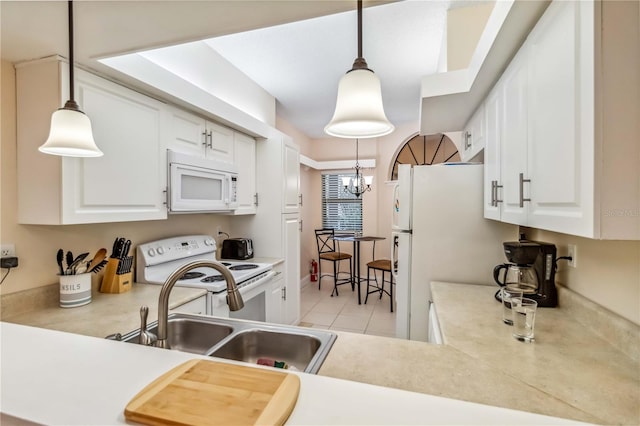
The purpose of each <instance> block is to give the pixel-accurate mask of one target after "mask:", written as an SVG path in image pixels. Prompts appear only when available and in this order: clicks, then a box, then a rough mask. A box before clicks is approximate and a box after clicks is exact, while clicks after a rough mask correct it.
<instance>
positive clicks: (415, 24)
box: [0, 0, 474, 137]
mask: <svg viewBox="0 0 640 426" xmlns="http://www.w3.org/2000/svg"><path fill="white" fill-rule="evenodd" d="M381 3H382V4H381ZM384 3H387V4H384ZM469 3H474V1H473V0H446V1H445V0H443V1H438V0H407V1H400V2H394V3H388V2H386V1H380V2H372V1H371V2H370V1H367V2H365V6H367V5H374V6H375V7H365V9H364V11H363V40H364V43H363V44H364V46H363V53H364V57H365V59H366V60H367V62H368V64H369V67H370V68H371V69H373V70H374V71H375V72H376V74H377V75H378V76H379V77H380V79H381V82H382V93H383V98H384V102H385V110H386V112H387V116H388V118H389V119H390V120H391V121H392V122H393V123H394V124H395V125H399V124H402V123H405V122H412V121H417V120H418V113H419V101H420V78H421V77H422V76H424V75H427V74H431V73H434V72H435V71H436V67H437V63H438V57H439V55H440V48H441V45H442V37H443V36H444V33H445V21H446V10H447V9H448V8H450V7H460V6H463V5H466V4H469ZM380 4H381V5H380ZM354 9H355V1H344V0H339V1H269V0H254V1H248V0H243V1H237V0H234V1H185V0H182V1H178V0H174V1H76V2H75V21H76V23H75V26H76V30H75V31H76V49H75V51H76V59H77V61H78V62H79V63H81V64H83V65H85V66H87V67H90V68H94V69H96V70H98V71H100V72H103V73H105V74H112V73H113V72H114V71H113V70H112V69H110V68H109V67H106V66H104V65H102V64H100V63H99V62H97V60H98V59H100V58H103V57H106V56H112V55H115V54H121V53H127V52H133V51H141V50H146V49H151V48H157V47H162V46H172V45H176V44H179V43H185V42H190V41H194V40H204V39H208V41H207V43H209V44H210V45H211V46H212V47H213V48H215V49H216V50H217V51H218V52H219V53H221V54H222V56H224V57H226V58H227V59H228V60H229V61H230V62H231V63H233V64H235V65H236V66H237V67H238V68H239V69H240V70H242V71H243V72H244V73H245V74H247V75H248V76H249V77H250V78H252V79H253V80H255V81H256V82H257V83H258V84H259V85H261V86H262V87H263V88H264V89H265V90H267V91H268V92H269V93H271V94H272V95H273V96H274V97H275V98H276V99H277V106H278V115H281V116H282V117H283V118H285V119H286V120H287V121H289V122H290V123H291V124H293V125H294V126H295V127H297V128H299V129H300V130H302V131H303V132H305V133H306V134H308V135H309V136H311V137H323V136H324V133H323V128H324V126H325V124H326V123H327V122H328V121H329V119H330V118H331V116H332V114H333V110H334V107H335V96H336V92H337V85H338V81H339V79H340V77H341V76H342V75H343V74H344V73H345V72H346V71H347V70H348V69H350V68H351V65H352V63H353V60H354V59H355V57H356V54H357V47H356V12H355V10H354ZM66 10H67V9H66V1H43V2H40V1H34V2H31V1H28V2H25V1H17V2H16V1H6V0H3V1H0V17H1V25H2V26H1V31H2V33H1V36H2V37H1V42H2V44H1V50H0V54H1V56H2V58H3V59H6V60H9V61H12V62H16V61H21V60H28V59H33V58H37V57H43V56H48V55H51V54H62V55H63V56H66V54H65V52H66V51H67V46H66V43H67V41H66V40H67V38H66ZM344 11H348V12H344ZM260 28H262V29H260ZM256 29H257V30H256ZM251 30H253V31H251ZM243 31H248V32H243ZM212 37H215V38H212Z"/></svg>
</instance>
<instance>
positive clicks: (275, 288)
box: [265, 271, 284, 324]
mask: <svg viewBox="0 0 640 426" xmlns="http://www.w3.org/2000/svg"><path fill="white" fill-rule="evenodd" d="M276 273H277V274H278V275H276V276H275V277H274V278H273V280H272V281H271V287H269V290H268V291H267V293H266V299H265V321H266V322H271V323H275V324H282V323H283V322H284V321H283V320H282V307H283V302H284V291H283V286H284V280H283V279H282V273H281V272H279V271H277V272H276Z"/></svg>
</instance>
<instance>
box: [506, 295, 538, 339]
mask: <svg viewBox="0 0 640 426" xmlns="http://www.w3.org/2000/svg"><path fill="white" fill-rule="evenodd" d="M537 308H538V302H536V301H535V300H533V299H527V298H526V297H521V298H514V299H512V300H511V313H512V314H513V337H515V338H516V339H517V340H520V341H521V342H533V340H534V339H533V327H534V324H535V321H536V310H537Z"/></svg>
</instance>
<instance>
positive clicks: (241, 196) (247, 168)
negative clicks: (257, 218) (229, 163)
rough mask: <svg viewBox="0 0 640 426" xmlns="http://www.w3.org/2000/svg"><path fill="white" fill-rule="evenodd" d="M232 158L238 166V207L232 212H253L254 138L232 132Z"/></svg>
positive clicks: (255, 203) (254, 201) (254, 198)
mask: <svg viewBox="0 0 640 426" xmlns="http://www.w3.org/2000/svg"><path fill="white" fill-rule="evenodd" d="M233 141H234V160H235V164H236V167H237V168H238V208H237V209H236V210H235V211H234V214H254V213H255V212H256V208H257V206H258V194H257V193H256V140H255V139H254V138H252V137H249V136H247V135H244V134H242V133H238V132H235V133H234V139H233Z"/></svg>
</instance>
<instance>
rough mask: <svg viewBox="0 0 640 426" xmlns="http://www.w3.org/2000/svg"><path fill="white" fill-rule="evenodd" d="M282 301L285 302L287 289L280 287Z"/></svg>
mask: <svg viewBox="0 0 640 426" xmlns="http://www.w3.org/2000/svg"><path fill="white" fill-rule="evenodd" d="M282 300H287V287H282Z"/></svg>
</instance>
